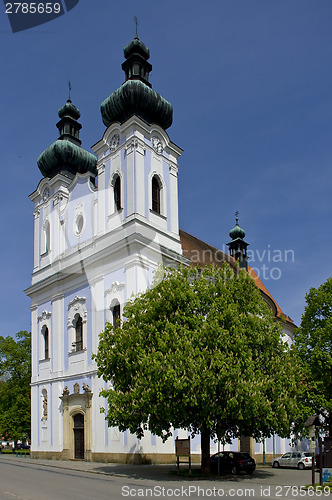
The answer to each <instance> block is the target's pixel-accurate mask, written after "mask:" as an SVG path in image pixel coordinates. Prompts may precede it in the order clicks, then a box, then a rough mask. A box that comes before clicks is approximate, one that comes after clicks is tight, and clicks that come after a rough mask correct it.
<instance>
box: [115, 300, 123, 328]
mask: <svg viewBox="0 0 332 500" xmlns="http://www.w3.org/2000/svg"><path fill="white" fill-rule="evenodd" d="M120 319H121V315H120V304H119V303H118V304H115V305H114V306H113V328H118V327H119V322H120Z"/></svg>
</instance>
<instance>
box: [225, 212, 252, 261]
mask: <svg viewBox="0 0 332 500" xmlns="http://www.w3.org/2000/svg"><path fill="white" fill-rule="evenodd" d="M238 215H239V212H237V211H236V212H235V227H233V229H231V230H230V232H229V236H230V238H232V241H231V242H230V243H227V246H228V248H229V253H230V254H231V256H232V257H234V259H236V260H237V261H238V262H239V264H240V267H243V268H245V269H248V256H247V246H248V243H246V242H245V241H244V237H245V235H246V232H245V231H244V229H242V228H241V227H240V226H239V217H238Z"/></svg>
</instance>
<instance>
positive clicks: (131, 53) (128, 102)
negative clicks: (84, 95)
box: [101, 36, 173, 130]
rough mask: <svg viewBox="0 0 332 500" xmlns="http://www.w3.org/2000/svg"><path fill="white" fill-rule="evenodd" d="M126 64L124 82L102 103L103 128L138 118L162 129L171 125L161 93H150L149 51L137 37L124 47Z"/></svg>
mask: <svg viewBox="0 0 332 500" xmlns="http://www.w3.org/2000/svg"><path fill="white" fill-rule="evenodd" d="M124 56H125V58H126V61H125V62H124V63H123V64H122V69H123V71H124V72H125V75H126V80H125V82H124V83H123V84H122V85H121V87H120V88H119V89H117V90H116V91H115V92H113V94H111V95H110V96H109V97H108V98H107V99H105V101H104V102H103V103H102V104H101V115H102V119H103V122H104V124H105V125H106V127H109V126H110V125H111V124H112V123H114V122H120V123H123V122H125V121H126V120H128V118H130V117H131V116H133V115H137V116H139V117H141V118H142V119H143V120H145V121H146V122H147V123H150V124H152V123H155V124H157V125H160V126H161V127H162V128H163V129H164V130H166V129H167V128H168V127H170V126H171V125H172V121H173V108H172V105H171V104H170V103H169V102H168V101H166V99H164V98H163V97H161V95H160V94H158V93H157V92H156V91H154V90H152V86H151V84H150V82H149V74H150V72H151V71H152V66H151V64H150V63H149V62H148V59H149V57H150V51H149V49H148V47H146V45H145V44H144V43H143V42H142V41H141V40H140V39H139V38H138V37H137V36H136V37H135V38H134V39H133V40H132V41H131V42H130V43H129V44H128V45H127V46H126V47H125V48H124Z"/></svg>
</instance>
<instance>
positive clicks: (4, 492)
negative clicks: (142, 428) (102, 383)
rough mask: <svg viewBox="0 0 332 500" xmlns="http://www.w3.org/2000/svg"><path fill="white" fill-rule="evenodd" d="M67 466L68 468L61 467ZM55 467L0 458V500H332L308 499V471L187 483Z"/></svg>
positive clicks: (157, 470) (133, 472) (139, 472)
mask: <svg viewBox="0 0 332 500" xmlns="http://www.w3.org/2000/svg"><path fill="white" fill-rule="evenodd" d="M67 464H68V463H67ZM79 466H80V465H79V464H75V463H73V465H71V464H69V465H68V466H67V467H66V465H64V464H61V462H58V463H57V464H55V463H54V462H51V465H48V464H45V463H39V462H35V461H33V460H30V459H26V460H24V459H16V460H15V459H11V460H10V459H8V458H6V457H1V456H0V500H60V499H61V500H67V499H68V500H108V499H111V500H120V499H121V500H124V499H126V498H128V499H133V498H157V499H158V498H162V499H167V498H172V497H178V498H191V499H193V500H197V499H201V498H222V497H224V498H235V499H237V498H251V499H253V500H262V499H263V498H270V499H294V498H305V499H307V498H330V499H331V498H332V495H330V494H325V493H324V492H323V493H322V494H321V495H312V494H311V495H309V494H308V493H305V491H304V490H303V489H302V488H301V486H303V485H305V484H308V483H310V480H311V472H310V471H297V470H275V469H272V468H271V469H269V468H267V469H262V468H261V469H258V470H256V471H255V473H254V474H253V475H252V476H244V475H243V476H236V477H232V478H228V479H225V478H223V479H221V480H219V479H216V480H212V479H209V480H190V479H183V478H178V477H174V476H170V475H169V474H168V471H169V467H168V466H164V467H157V466H150V467H147V466H144V467H143V466H120V465H118V466H116V465H113V464H86V463H85V464H83V463H82V468H85V470H74V469H72V468H69V467H76V469H77V468H79Z"/></svg>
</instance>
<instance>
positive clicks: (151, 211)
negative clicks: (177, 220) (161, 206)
mask: <svg viewBox="0 0 332 500" xmlns="http://www.w3.org/2000/svg"><path fill="white" fill-rule="evenodd" d="M150 213H151V214H153V215H156V216H157V217H160V218H161V219H164V220H167V217H166V215H161V214H159V213H158V212H155V211H154V210H152V208H150Z"/></svg>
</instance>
